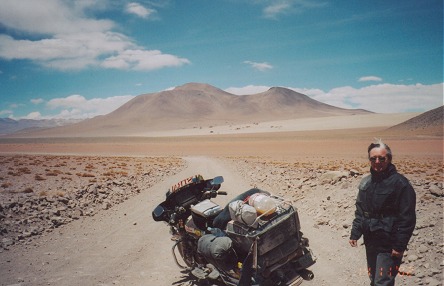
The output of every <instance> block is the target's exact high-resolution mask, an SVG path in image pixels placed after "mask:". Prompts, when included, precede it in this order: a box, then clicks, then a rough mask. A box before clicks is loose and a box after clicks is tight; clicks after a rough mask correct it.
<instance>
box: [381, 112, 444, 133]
mask: <svg viewBox="0 0 444 286" xmlns="http://www.w3.org/2000/svg"><path fill="white" fill-rule="evenodd" d="M443 114H444V105H443V106H440V107H437V108H435V109H432V110H429V111H427V112H424V113H421V114H420V115H418V116H415V117H413V118H411V119H409V120H407V121H404V122H402V123H400V124H397V125H395V126H393V127H390V128H388V129H387V132H404V133H405V132H407V133H415V134H417V135H429V136H443V133H444V132H443V129H444V120H443Z"/></svg>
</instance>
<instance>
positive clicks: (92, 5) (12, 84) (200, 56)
mask: <svg viewBox="0 0 444 286" xmlns="http://www.w3.org/2000/svg"><path fill="white" fill-rule="evenodd" d="M188 82H201V83H208V84H211V85H213V86H216V87H218V88H220V89H223V90H226V91H229V92H232V93H235V94H249V93H257V92H262V91H265V90H267V89H268V88H269V87H272V86H282V87H287V88H291V89H293V90H295V91H298V92H302V93H304V94H306V95H308V96H310V97H312V98H313V99H316V100H318V101H321V102H324V103H328V104H332V105H335V106H338V107H344V108H363V109H367V110H371V111H374V112H381V113H397V112H412V111H414V112H423V111H427V110H430V109H432V108H435V107H438V106H441V105H442V104H443V2H442V0H428V1H417V0H403V1H382V0H381V1H328V0H275V1H267V0H219V1H210V0H188V1H179V0H178V1H172V0H171V1H168V0H162V1H160V0H159V1H158V0H147V1H145V0H143V1H125V0H122V1H117V0H78V1H72V0H1V1H0V117H10V118H14V119H20V118H32V119H48V118H87V117H93V116H96V115H99V114H106V113H109V112H111V111H112V110H114V109H116V108H117V107H119V106H120V105H122V104H123V103H125V102H126V101H128V100H130V99H131V98H133V97H135V96H137V95H140V94H144V93H152V92H158V91H162V90H165V89H169V88H172V87H174V86H179V85H182V84H185V83H188Z"/></svg>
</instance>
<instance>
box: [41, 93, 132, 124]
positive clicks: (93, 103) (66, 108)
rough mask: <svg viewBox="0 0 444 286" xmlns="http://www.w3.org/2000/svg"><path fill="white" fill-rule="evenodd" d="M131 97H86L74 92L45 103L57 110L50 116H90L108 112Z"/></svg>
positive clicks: (66, 117) (67, 117)
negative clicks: (56, 112)
mask: <svg viewBox="0 0 444 286" xmlns="http://www.w3.org/2000/svg"><path fill="white" fill-rule="evenodd" d="M133 98H134V96H132V95H122V96H112V97H107V98H93V99H86V98H85V97H84V96H81V95H78V94H74V95H70V96H68V97H63V98H54V99H51V100H49V101H48V102H47V104H46V105H47V107H48V108H49V109H51V110H56V111H58V112H59V113H58V114H57V115H55V116H52V118H65V119H70V118H90V117H94V116H97V115H104V114H108V113H110V112H112V111H114V110H116V109H117V108H119V107H120V106H122V105H123V104H125V103H126V102H128V101H129V100H131V99H133Z"/></svg>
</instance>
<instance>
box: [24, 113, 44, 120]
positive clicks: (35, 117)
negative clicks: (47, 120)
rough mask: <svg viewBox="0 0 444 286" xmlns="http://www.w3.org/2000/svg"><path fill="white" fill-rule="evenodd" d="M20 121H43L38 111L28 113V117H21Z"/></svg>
mask: <svg viewBox="0 0 444 286" xmlns="http://www.w3.org/2000/svg"><path fill="white" fill-rule="evenodd" d="M22 119H35V120H39V119H43V117H42V115H41V114H40V112H38V111H34V112H30V113H28V115H26V116H25V117H23V118H22Z"/></svg>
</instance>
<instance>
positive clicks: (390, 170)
mask: <svg viewBox="0 0 444 286" xmlns="http://www.w3.org/2000/svg"><path fill="white" fill-rule="evenodd" d="M370 173H371V174H372V180H373V181H377V182H380V181H382V180H384V179H387V178H388V177H390V176H391V175H393V174H395V173H396V167H395V165H393V164H392V163H390V164H389V165H388V166H387V169H385V170H384V171H382V172H375V171H374V170H373V169H372V168H370Z"/></svg>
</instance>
